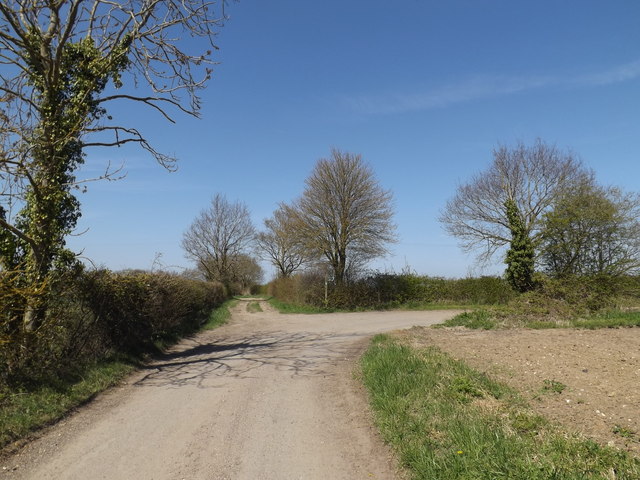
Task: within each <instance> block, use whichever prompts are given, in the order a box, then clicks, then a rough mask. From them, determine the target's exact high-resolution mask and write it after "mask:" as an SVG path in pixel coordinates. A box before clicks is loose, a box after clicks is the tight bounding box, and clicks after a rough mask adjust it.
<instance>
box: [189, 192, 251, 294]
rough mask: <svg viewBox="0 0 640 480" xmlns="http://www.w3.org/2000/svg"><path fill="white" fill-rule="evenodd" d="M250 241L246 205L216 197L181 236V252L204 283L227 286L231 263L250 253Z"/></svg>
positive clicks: (232, 279)
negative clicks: (219, 283)
mask: <svg viewBox="0 0 640 480" xmlns="http://www.w3.org/2000/svg"><path fill="white" fill-rule="evenodd" d="M254 239H255V229H254V227H253V224H252V223H251V217H250V215H249V210H248V209H247V207H246V205H244V204H243V203H241V202H235V203H229V201H227V199H226V197H225V196H224V195H220V194H216V195H215V196H214V197H213V199H212V200H211V205H210V206H209V208H206V209H204V210H203V211H202V212H200V215H198V217H197V218H196V219H195V220H194V222H193V223H192V224H191V226H190V227H189V228H188V230H187V231H186V232H185V233H184V236H183V239H182V248H184V250H185V252H186V254H187V257H188V258H190V259H191V260H193V261H194V262H195V263H196V265H197V267H198V269H200V270H201V271H202V272H203V273H204V275H205V277H206V278H207V280H217V281H220V282H222V283H223V284H224V285H227V286H229V285H230V284H231V283H232V282H233V281H234V280H235V270H234V269H235V263H236V262H237V260H238V258H240V256H242V255H246V254H248V252H249V251H251V249H252V247H253V242H254Z"/></svg>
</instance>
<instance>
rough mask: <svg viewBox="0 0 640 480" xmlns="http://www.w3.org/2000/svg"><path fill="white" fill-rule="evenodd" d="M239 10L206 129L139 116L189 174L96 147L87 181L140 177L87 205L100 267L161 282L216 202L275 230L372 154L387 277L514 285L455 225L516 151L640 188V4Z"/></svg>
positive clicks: (85, 228)
mask: <svg viewBox="0 0 640 480" xmlns="http://www.w3.org/2000/svg"><path fill="white" fill-rule="evenodd" d="M227 12H228V14H229V16H230V19H229V21H228V22H227V24H226V25H225V27H224V28H223V29H222V30H221V31H220V33H219V35H218V38H217V40H218V42H217V43H218V45H219V47H220V50H219V52H217V54H216V60H218V61H219V62H220V64H219V65H217V66H216V67H215V69H214V75H213V78H212V80H211V82H210V83H209V85H208V88H207V89H206V90H205V91H204V92H202V99H203V109H202V119H200V120H196V119H192V118H188V117H185V116H178V117H177V120H178V122H177V124H175V125H171V124H169V123H167V122H165V121H164V120H163V119H162V118H160V117H159V116H158V115H156V114H154V113H153V112H150V111H142V110H133V109H132V110H129V111H126V112H123V113H126V114H127V115H128V116H129V118H135V119H136V126H138V127H139V128H140V130H142V131H143V133H145V134H146V135H147V136H148V137H149V139H150V140H151V141H152V143H153V144H154V145H155V146H156V148H157V149H159V150H161V151H163V152H165V153H170V154H174V155H176V156H177V157H178V158H179V159H180V161H179V169H178V171H177V172H175V173H168V172H166V171H165V170H163V169H162V167H160V166H159V165H157V164H156V163H154V161H153V159H152V158H150V157H149V156H148V155H147V154H146V153H145V152H144V151H141V150H136V149H133V148H131V149H129V148H126V149H125V148H120V149H110V150H109V149H103V150H92V151H90V152H89V156H88V159H87V165H86V167H85V171H84V174H85V175H91V174H92V173H95V172H99V171H100V169H101V168H103V167H104V165H105V163H106V162H107V161H112V163H113V164H120V163H124V164H125V170H126V171H127V177H126V178H125V179H124V180H121V181H118V182H102V183H93V184H90V185H89V191H88V192H87V193H85V194H82V195H80V200H81V202H82V205H83V217H82V219H81V221H80V223H79V225H78V233H79V235H78V236H74V237H72V238H70V239H69V245H70V246H71V248H72V249H74V250H75V251H83V254H84V256H86V257H87V258H89V259H91V260H92V261H93V262H94V263H95V264H96V265H103V266H106V267H109V268H112V269H115V270H118V269H122V268H145V269H148V268H151V267H152V265H153V262H154V258H155V257H156V256H157V254H161V259H160V261H161V263H162V264H163V265H165V266H167V267H172V268H178V267H188V266H189V262H188V261H187V260H186V259H185V258H184V255H183V252H182V250H181V247H180V241H181V238H182V234H183V232H184V231H185V230H186V229H187V228H188V226H189V225H190V223H191V222H192V221H193V219H194V218H195V217H196V215H198V213H199V212H200V211H201V210H202V209H203V208H205V207H206V206H207V204H208V203H209V201H210V199H211V197H212V196H213V195H214V194H215V193H223V194H225V195H226V196H227V198H228V199H229V200H231V201H235V200H239V201H243V202H245V203H246V204H247V206H248V207H249V209H250V210H251V212H252V217H253V220H254V223H255V224H256V226H258V227H261V226H262V221H263V220H264V219H265V218H267V217H268V216H270V215H271V213H272V212H273V210H274V209H275V208H276V206H277V204H278V202H281V201H285V202H288V201H291V200H293V199H294V198H296V197H297V196H299V195H300V193H301V192H302V190H303V188H304V180H305V178H306V177H307V176H308V175H309V173H310V172H311V170H312V168H313V166H314V164H315V162H316V160H317V159H319V158H321V157H327V156H328V155H329V153H330V150H331V148H332V147H335V148H338V149H340V150H344V151H349V152H352V153H359V154H361V155H362V157H363V158H364V160H366V161H367V162H368V163H369V164H370V165H371V167H372V168H373V170H374V171H375V173H376V175H377V177H378V179H379V181H380V183H381V185H382V186H383V187H384V188H387V189H390V190H392V191H393V193H394V199H395V209H396V216H395V221H396V223H397V225H398V230H397V233H398V237H399V242H398V243H397V244H396V245H393V246H392V253H393V254H392V255H390V256H389V257H387V258H385V259H380V260H379V261H377V262H375V263H374V264H372V266H373V267H375V268H379V269H387V270H391V269H393V270H395V271H399V270H401V269H402V268H403V267H404V266H405V265H408V266H410V267H411V268H412V269H413V270H415V271H416V272H418V273H420V274H428V275H437V276H446V277H462V276H466V275H469V274H472V275H477V274H481V273H490V274H493V273H497V274H500V273H502V271H503V270H504V266H503V265H502V264H501V263H500V259H497V261H496V263H495V264H494V265H489V266H485V267H482V268H481V267H479V266H478V265H477V264H476V263H475V261H474V256H473V255H471V256H469V255H467V254H465V253H463V252H462V251H461V250H460V249H459V248H458V245H457V242H456V239H455V238H451V237H449V236H447V235H446V234H445V232H444V231H443V230H442V228H441V226H440V224H439V223H438V221H437V217H438V214H439V212H440V210H441V209H442V208H443V207H444V205H445V203H446V201H447V199H448V198H450V197H451V196H452V195H453V194H454V192H455V189H456V186H457V185H458V184H460V183H463V182H465V181H466V180H467V179H469V178H470V177H471V176H472V175H473V174H474V173H476V172H478V171H481V170H483V169H484V168H486V166H488V164H489V163H490V162H491V151H492V149H493V148H494V147H495V146H496V145H497V144H498V143H502V144H507V145H509V144H513V143H515V142H516V141H518V140H522V141H524V142H525V143H532V142H533V141H534V140H535V139H536V138H538V137H539V138H541V139H543V140H544V141H546V142H547V143H550V144H556V145H557V146H558V147H561V148H566V149H570V150H572V151H573V152H574V153H575V154H577V155H578V156H579V157H580V158H582V160H583V161H584V163H585V164H586V165H587V166H588V167H590V168H592V169H593V170H594V171H595V172H596V175H597V177H598V179H599V180H600V181H601V183H603V184H614V185H618V186H621V187H623V188H624V189H626V190H636V191H637V190H638V184H639V182H638V179H639V178H640V108H639V107H640V29H639V28H638V25H639V24H640V2H637V1H635V0H625V1H622V0H621V1H616V2H602V1H591V0H573V1H557V0H553V1H548V0H537V1H535V2H532V1H530V2H525V1H514V0H487V1H483V0H449V1H438V2H436V1H427V0H396V1H394V2H389V1H385V2H383V1H378V0H368V1H361V0H348V1H344V0H342V1H337V0H324V1H322V2H319V1H307V0H286V1H285V0H272V1H269V2H266V1H257V0H253V1H251V0H242V1H240V2H232V3H230V4H229V6H228V10H227ZM194 47H195V45H194ZM203 48H205V47H204V46H203ZM121 113H122V112H121Z"/></svg>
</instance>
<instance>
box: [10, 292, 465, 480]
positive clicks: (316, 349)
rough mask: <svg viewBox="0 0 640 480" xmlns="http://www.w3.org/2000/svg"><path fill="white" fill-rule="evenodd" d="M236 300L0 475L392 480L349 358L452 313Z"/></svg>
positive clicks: (388, 460) (389, 460) (390, 463)
mask: <svg viewBox="0 0 640 480" xmlns="http://www.w3.org/2000/svg"><path fill="white" fill-rule="evenodd" d="M246 306H247V305H246V303H245V302H241V303H240V304H239V305H238V306H237V307H236V309H235V311H234V313H233V317H232V320H231V322H230V323H229V324H228V325H225V326H223V327H221V328H219V329H216V330H213V331H210V332H206V333H203V334H200V335H198V336H196V337H194V338H192V339H189V340H186V341H184V342H182V343H181V344H180V345H178V346H177V347H176V348H174V349H173V350H172V351H171V352H169V353H168V354H166V355H165V356H164V357H163V358H159V359H158V360H157V361H155V362H154V363H152V364H150V365H148V367H147V368H145V369H143V370H142V371H140V372H137V373H136V374H134V375H133V376H132V377H131V378H129V379H128V381H127V382H126V383H125V384H123V385H121V386H120V387H118V388H114V389H112V390H110V391H109V392H107V393H105V394H103V395H100V396H98V398H96V399H95V400H94V401H93V402H91V403H90V404H89V405H87V406H86V407H84V408H82V409H80V410H79V411H78V412H77V413H76V414H74V415H72V416H70V417H69V418H67V419H66V420H64V421H62V422H60V423H59V424H58V425H56V426H54V427H52V428H49V429H47V430H46V431H45V432H44V433H43V434H42V435H41V436H40V438H38V439H37V440H35V441H33V442H31V443H30V444H29V445H27V446H26V447H25V448H23V449H22V450H20V451H19V452H17V453H16V454H14V455H12V456H10V457H6V458H4V459H3V460H2V461H1V462H0V466H1V468H2V469H1V470H0V478H11V479H39V480H47V479H56V480H63V479H78V480H80V479H81V480H86V479H91V480H98V479H109V480H120V479H122V480H124V479H127V480H128V479H139V480H149V479H153V480H164V479H167V480H169V479H171V480H176V479H178V480H179V479H189V480H199V479H202V480H204V479H206V480H216V479H218V480H222V479H229V480H231V479H240V480H260V479H265V480H266V479H268V480H291V479H305V480H314V479H322V480H326V479H332V480H340V479H345V480H347V479H348V480H355V479H395V478H399V474H398V473H397V472H396V470H395V466H394V461H393V459H392V457H391V455H390V453H389V451H388V450H387V449H386V447H385V446H384V445H383V443H382V442H381V440H380V439H379V438H378V436H377V434H376V433H375V431H374V429H373V427H372V421H371V417H370V412H369V410H368V407H367V404H366V401H365V396H364V393H363V392H362V390H361V387H359V386H358V382H357V381H356V380H355V379H354V376H353V368H354V365H355V362H354V361H355V359H356V358H357V357H358V356H359V354H360V353H361V352H362V350H363V349H364V348H365V347H366V345H367V340H366V339H367V338H368V337H370V336H371V335H372V334H374V333H378V332H383V331H389V330H394V329H399V328H408V327H411V326H412V325H430V324H433V323H438V322H441V321H443V320H444V319H446V318H448V317H451V316H453V315H454V314H455V313H457V312H453V311H447V312H375V313H366V314H363V313H350V314H331V315H308V316H307V315H280V314H278V313H276V312H274V311H272V310H271V309H269V307H268V305H267V304H266V303H264V302H262V308H263V309H265V311H264V312H262V313H248V312H247V310H246Z"/></svg>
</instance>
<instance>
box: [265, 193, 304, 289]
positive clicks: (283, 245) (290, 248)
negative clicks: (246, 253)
mask: <svg viewBox="0 0 640 480" xmlns="http://www.w3.org/2000/svg"><path fill="white" fill-rule="evenodd" d="M264 227H265V230H264V231H262V232H260V233H258V235H257V237H256V243H257V246H258V252H259V254H260V256H261V257H262V258H263V259H264V260H268V261H269V262H271V263H272V264H273V266H275V267H276V269H277V271H278V276H280V277H289V276H290V275H291V274H292V273H293V272H295V271H296V270H298V269H299V268H300V267H302V266H303V265H304V264H305V263H306V262H308V260H309V258H308V254H307V252H306V251H305V249H304V245H303V244H302V242H301V241H300V238H299V236H298V235H297V232H296V228H295V212H294V211H293V209H292V208H291V207H290V206H289V205H286V204H284V203H283V204H280V206H279V207H278V208H277V209H276V211H275V212H273V216H272V217H271V218H268V219H266V220H265V221H264Z"/></svg>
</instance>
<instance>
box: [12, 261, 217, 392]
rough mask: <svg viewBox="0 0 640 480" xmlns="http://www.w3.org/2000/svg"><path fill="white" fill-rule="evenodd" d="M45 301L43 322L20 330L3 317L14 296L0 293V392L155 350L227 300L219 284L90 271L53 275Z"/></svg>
mask: <svg viewBox="0 0 640 480" xmlns="http://www.w3.org/2000/svg"><path fill="white" fill-rule="evenodd" d="M0 283H1V282H0ZM9 288H10V287H6V288H5V286H4V285H2V284H0V291H5V290H7V291H8V290H9ZM47 297H48V302H47V312H46V320H45V321H44V323H43V324H42V326H41V327H40V328H39V329H38V330H36V331H35V332H24V331H22V329H16V328H15V322H16V320H15V315H13V316H11V312H12V307H13V304H15V302H16V298H17V296H16V295H15V294H12V295H0V312H2V313H1V315H2V324H1V325H0V329H2V331H1V333H2V337H1V338H0V387H2V384H5V385H12V384H13V385H15V384H25V383H32V384H42V383H44V382H49V381H53V382H55V381H56V378H61V377H63V376H68V375H72V376H73V375H77V373H78V371H80V370H82V368H83V365H85V364H87V363H90V362H95V361H99V360H101V359H104V358H109V357H112V356H114V355H115V356H117V355H120V354H126V355H134V356H140V355H142V354H145V353H149V352H153V351H156V350H157V345H158V344H163V343H166V342H171V341H175V340H176V339H177V338H178V337H180V336H182V335H185V334H187V333H190V332H193V331H195V330H196V329H197V328H198V327H199V326H200V325H201V324H202V323H204V322H205V321H206V320H207V319H208V317H209V314H210V313H211V311H212V310H213V309H214V308H215V307H217V306H219V305H220V304H222V303H223V302H224V300H225V299H226V297H227V295H226V292H225V289H224V287H223V286H222V285H221V284H216V283H211V282H203V281H198V280H193V279H189V278H186V277H182V276H179V275H176V274H173V273H164V272H159V273H158V272H153V273H149V272H122V273H114V272H111V271H109V270H93V271H76V272H73V275H65V276H61V277H60V278H59V279H57V280H56V282H55V284H50V285H48V295H47Z"/></svg>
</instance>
